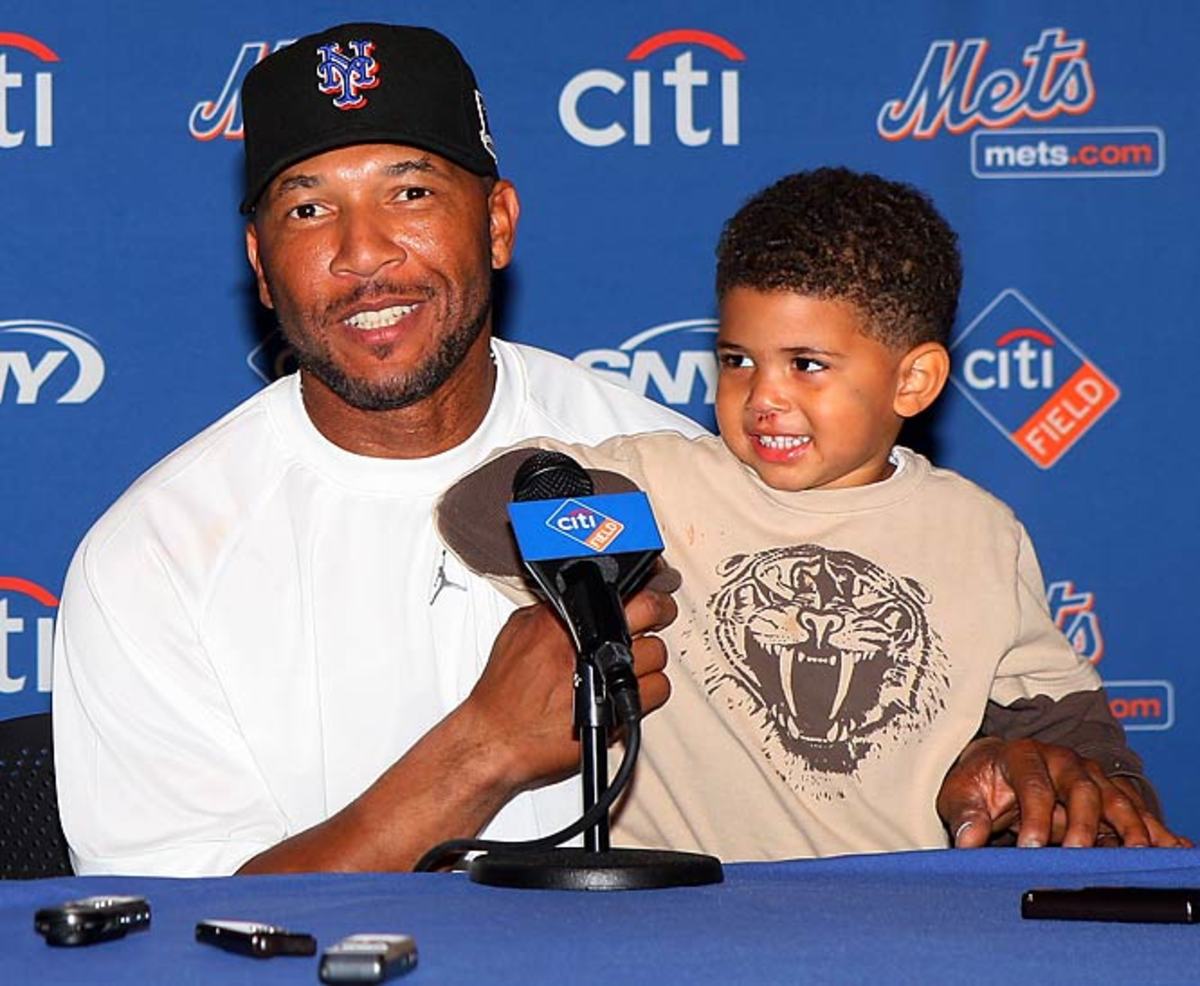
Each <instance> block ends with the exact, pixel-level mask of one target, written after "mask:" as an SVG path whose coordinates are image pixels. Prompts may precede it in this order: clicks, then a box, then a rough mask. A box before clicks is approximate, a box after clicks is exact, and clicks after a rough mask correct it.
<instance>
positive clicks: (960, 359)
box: [950, 288, 1121, 469]
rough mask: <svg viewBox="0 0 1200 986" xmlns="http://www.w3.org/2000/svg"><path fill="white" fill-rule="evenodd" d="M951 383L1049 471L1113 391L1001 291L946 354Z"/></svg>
mask: <svg viewBox="0 0 1200 986" xmlns="http://www.w3.org/2000/svg"><path fill="white" fill-rule="evenodd" d="M950 348H951V352H953V353H955V357H956V358H955V369H954V373H953V376H952V377H951V379H952V380H953V382H954V384H955V386H957V387H958V389H959V390H960V391H962V393H963V394H964V396H965V397H966V398H967V400H969V401H970V402H971V403H972V404H974V405H975V407H976V409H977V410H978V411H979V412H980V413H981V414H982V415H983V416H984V417H985V418H987V419H988V421H990V422H991V423H992V424H993V425H995V427H996V428H998V429H999V430H1000V431H1001V432H1003V433H1004V435H1005V436H1006V437H1007V438H1008V439H1009V440H1010V441H1012V443H1013V444H1014V445H1016V446H1017V448H1019V449H1020V450H1021V451H1022V452H1024V453H1025V454H1026V455H1027V456H1029V458H1030V459H1032V460H1033V461H1034V462H1035V463H1036V464H1037V465H1038V466H1040V467H1041V468H1042V469H1049V468H1050V467H1051V466H1052V465H1054V464H1055V463H1056V462H1057V461H1058V460H1059V459H1060V458H1062V456H1063V455H1065V454H1066V452H1067V450H1068V449H1070V448H1071V446H1073V445H1074V444H1075V443H1076V442H1078V441H1079V440H1080V439H1081V438H1082V437H1083V435H1084V433H1085V432H1087V430H1088V429H1089V428H1091V427H1092V425H1094V424H1095V423H1096V422H1097V421H1099V420H1100V418H1101V417H1102V416H1103V415H1104V414H1105V412H1107V411H1108V409H1109V408H1110V407H1112V406H1113V404H1114V403H1116V400H1117V398H1118V397H1119V396H1120V394H1121V392H1120V391H1119V390H1118V389H1117V387H1116V385H1115V384H1114V383H1113V382H1112V381H1111V380H1109V379H1108V377H1107V376H1105V375H1104V374H1103V373H1102V372H1101V371H1100V368H1099V367H1097V366H1096V364H1095V363H1093V362H1092V361H1091V360H1089V359H1088V358H1087V356H1086V355H1085V354H1084V353H1083V352H1082V350H1080V349H1079V347H1078V346H1076V345H1075V344H1074V343H1073V342H1071V340H1070V339H1068V338H1067V337H1066V336H1065V335H1064V334H1063V333H1062V332H1061V331H1060V330H1059V329H1058V328H1057V326H1055V325H1054V324H1053V323H1052V322H1051V321H1050V320H1049V319H1048V318H1046V316H1045V315H1043V314H1042V313H1041V312H1039V311H1038V310H1037V309H1036V308H1034V307H1033V305H1032V304H1031V303H1030V302H1029V300H1028V299H1027V298H1025V297H1024V296H1023V295H1022V294H1021V293H1020V292H1019V291H1017V290H1016V289H1015V288H1008V289H1006V290H1004V291H1001V292H1000V294H999V295H998V296H997V297H996V299H995V300H994V301H993V302H992V303H991V304H990V305H988V306H987V307H986V308H985V309H984V310H983V311H982V312H980V314H979V315H978V316H976V318H975V320H974V321H973V322H971V324H970V325H968V326H967V327H966V328H965V329H964V330H963V332H962V334H961V335H960V336H959V337H958V338H957V339H956V340H955V341H954V345H953V346H951V347H950Z"/></svg>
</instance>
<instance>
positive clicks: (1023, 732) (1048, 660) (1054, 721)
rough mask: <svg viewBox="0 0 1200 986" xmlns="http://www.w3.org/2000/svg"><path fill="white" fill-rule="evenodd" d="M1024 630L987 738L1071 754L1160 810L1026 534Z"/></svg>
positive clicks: (1009, 656)
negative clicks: (1057, 618) (1129, 784)
mask: <svg viewBox="0 0 1200 986" xmlns="http://www.w3.org/2000/svg"><path fill="white" fill-rule="evenodd" d="M1015 591H1016V594H1017V599H1016V602H1017V614H1018V616H1017V626H1016V632H1015V634H1014V638H1013V643H1012V646H1011V647H1010V649H1009V650H1008V652H1007V653H1006V654H1005V655H1004V657H1003V658H1002V659H1001V661H1000V664H999V666H998V667H997V669H996V675H995V679H994V681H993V684H992V689H991V694H990V696H989V701H988V703H987V708H986V711H985V713H984V718H983V725H982V728H981V735H984V736H994V737H998V738H1000V739H1006V740H1011V739H1025V738H1029V739H1036V740H1040V741H1041V742H1043V743H1053V744H1056V745H1059V746H1066V747H1070V748H1071V749H1073V750H1075V752H1076V753H1078V754H1079V755H1080V756H1084V757H1088V758H1090V759H1092V760H1095V761H1097V762H1098V763H1099V764H1100V766H1101V767H1102V768H1103V770H1104V772H1105V773H1106V774H1108V775H1109V776H1124V777H1130V778H1132V779H1134V780H1135V781H1136V782H1137V783H1138V786H1139V787H1140V788H1141V790H1142V791H1143V792H1145V794H1146V797H1147V801H1148V803H1149V805H1150V807H1151V809H1152V810H1154V811H1155V813H1156V814H1159V815H1160V816H1161V812H1160V811H1159V807H1158V798H1157V796H1156V794H1155V792H1154V789H1153V788H1152V787H1151V785H1150V783H1149V782H1148V781H1147V780H1146V778H1145V777H1144V775H1143V767H1142V761H1141V759H1140V758H1139V757H1138V756H1137V754H1136V753H1134V752H1133V750H1131V749H1130V748H1129V744H1128V743H1127V742H1126V738H1125V730H1124V729H1123V728H1122V727H1121V724H1120V723H1119V722H1117V720H1116V719H1115V718H1114V717H1113V715H1112V713H1111V711H1110V710H1109V707H1108V696H1107V695H1106V694H1105V691H1104V688H1103V685H1102V683H1101V681H1100V676H1099V675H1098V674H1097V673H1096V670H1095V668H1094V667H1092V665H1091V664H1090V663H1089V662H1087V661H1086V660H1084V659H1083V658H1082V657H1080V656H1079V655H1078V654H1076V653H1075V650H1074V649H1073V648H1072V647H1071V645H1070V643H1069V642H1068V641H1067V639H1066V637H1064V636H1063V634H1062V632H1061V631H1060V630H1059V628H1058V627H1057V626H1056V625H1055V624H1054V621H1053V619H1052V618H1051V616H1050V612H1049V607H1048V606H1047V605H1046V592H1045V586H1044V583H1043V581H1042V573H1041V568H1040V567H1039V565H1038V561H1037V556H1036V554H1035V552H1034V549H1033V544H1032V543H1031V541H1030V539H1029V535H1028V534H1027V533H1026V531H1025V529H1024V528H1021V532H1020V545H1019V549H1018V558H1017V579H1016V586H1015Z"/></svg>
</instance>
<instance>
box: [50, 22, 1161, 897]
mask: <svg viewBox="0 0 1200 986" xmlns="http://www.w3.org/2000/svg"><path fill="white" fill-rule="evenodd" d="M243 112H244V119H245V135H246V181H247V186H246V197H245V200H244V201H243V204H242V208H243V211H244V212H246V213H248V214H249V215H250V217H251V218H250V223H249V225H248V227H247V233H246V244H247V251H248V255H249V259H250V263H251V266H252V267H253V269H254V273H255V277H256V279H257V283H258V289H259V295H260V298H261V300H262V302H263V303H264V304H265V305H267V306H268V307H270V308H273V309H274V310H275V311H276V313H277V315H278V318H279V322H280V324H281V326H282V327H283V329H284V332H285V333H286V335H287V337H288V340H289V341H290V342H291V344H292V345H293V347H294V348H295V350H296V352H297V354H298V356H299V360H300V365H301V370H300V372H299V374H298V375H295V376H292V377H289V378H285V379H283V380H281V381H279V382H277V383H276V384H274V385H272V386H271V387H268V388H266V389H265V390H264V391H262V392H261V393H259V394H257V395H255V396H254V397H253V398H251V399H250V400H248V401H246V402H245V403H244V404H242V405H241V406H240V407H238V408H236V409H234V410H233V411H232V412H230V413H229V414H228V415H227V416H226V417H225V418H223V419H222V420H221V421H219V422H217V423H216V424H214V425H213V426H211V427H210V428H208V429H206V430H205V431H204V432H202V433H201V434H200V435H198V436H197V437H196V438H194V439H192V440H191V441H189V442H188V443H186V444H185V445H184V446H183V447H181V448H180V449H179V450H177V451H176V452H175V453H173V454H172V455H170V456H168V457H167V458H166V459H165V460H164V461H163V462H161V463H159V464H158V465H157V466H155V467H154V468H153V469H151V470H150V471H149V472H148V473H147V474H146V475H145V476H143V477H142V478H141V479H139V480H138V481H137V482H136V483H135V484H134V485H133V487H131V489H130V490H129V491H127V492H126V494H125V495H124V496H122V497H121V499H120V500H118V502H117V503H116V504H115V505H114V506H113V507H112V508H111V509H110V510H109V511H108V512H107V513H106V514H105V516H104V517H103V518H101V520H100V521H99V522H98V523H97V525H96V526H95V527H94V528H93V530H92V531H91V532H90V533H89V534H88V536H87V537H86V538H85V540H84V542H83V544H82V545H81V546H80V549H79V551H78V552H77V554H76V557H75V559H74V561H73V563H72V566H71V570H70V572H69V573H68V577H67V582H66V586H65V588H64V593H63V602H62V607H61V612H60V619H59V627H58V637H57V641H56V647H55V689H54V697H53V702H54V716H55V733H56V735H55V744H56V751H57V769H58V779H59V800H60V806H61V810H62V816H63V825H64V830H65V832H66V835H67V838H68V841H69V842H70V844H71V847H72V853H73V859H74V862H75V865H76V867H77V869H78V871H79V872H81V873H103V872H124V873H147V874H164V875H167V874H169V875H199V874H213V873H229V872H233V871H235V870H237V871H241V872H270V871H287V870H322V869H325V870H359V869H373V870H379V869H403V868H406V867H409V866H411V865H412V863H413V862H414V861H415V859H416V858H417V857H419V856H420V855H421V853H422V852H423V851H424V850H425V849H427V848H428V847H429V846H431V845H432V844H434V843H436V842H439V841H441V840H442V839H445V838H449V837H454V836H464V835H469V834H473V833H475V832H477V831H479V830H480V829H483V828H484V827H485V826H486V828H487V832H486V834H487V835H488V836H489V837H493V838H511V837H517V836H521V837H525V836H533V835H542V834H546V833H548V832H551V831H553V830H555V829H557V828H559V827H560V826H562V825H563V824H565V823H566V822H568V821H569V820H570V819H571V818H572V817H573V816H574V815H575V813H576V811H577V807H578V805H577V802H578V787H577V784H576V783H575V782H574V781H572V780H567V781H566V782H561V781H560V779H561V778H563V777H565V776H567V775H569V774H570V773H571V772H572V770H573V768H574V766H575V765H576V763H577V756H578V753H577V747H576V744H575V743H574V742H573V740H572V737H571V734H570V721H571V716H570V706H571V695H570V692H571V669H572V665H573V656H572V654H571V651H570V648H569V644H568V641H567V638H566V635H565V633H564V632H563V631H562V629H561V628H560V627H559V626H558V624H557V623H556V621H555V620H554V618H553V617H552V616H551V615H550V614H549V612H548V611H547V610H545V609H544V608H539V607H535V608H531V609H527V610H521V611H518V612H517V613H515V614H513V615H512V617H511V618H510V619H508V621H507V623H506V622H505V617H507V616H508V615H509V610H508V608H507V606H506V604H505V603H503V602H502V600H501V599H500V598H499V596H497V595H496V594H494V593H493V592H492V590H491V589H490V588H489V587H488V586H487V585H486V584H485V583H483V582H482V581H480V580H477V579H476V578H474V577H472V576H471V575H469V574H468V573H467V572H466V571H464V570H463V569H461V568H460V567H458V566H457V565H456V564H455V563H454V561H453V559H452V558H449V557H447V555H446V553H445V552H444V551H443V550H442V548H441V547H440V545H439V544H438V542H437V540H436V537H435V535H434V532H433V527H432V523H431V514H430V511H431V507H432V505H433V502H434V500H435V498H436V496H437V494H438V493H439V492H440V491H441V490H442V489H444V488H445V487H446V486H448V485H449V484H450V482H451V481H452V480H454V479H455V478H457V477H458V476H459V475H461V474H462V473H464V472H465V471H466V470H467V469H469V468H471V467H472V466H474V465H476V464H478V463H479V462H480V461H481V460H482V459H483V457H484V456H486V454H487V453H488V452H489V451H491V450H492V449H494V448H497V447H500V446H504V445H510V444H513V443H515V442H516V441H519V440H521V439H523V438H528V437H531V436H535V435H539V434H548V435H552V436H555V437H558V438H562V439H564V440H567V441H578V442H595V441H598V440H601V439H603V438H604V437H607V436H609V435H612V434H615V433H618V432H624V431H641V430H648V429H655V428H674V429H677V430H682V431H695V430H696V429H695V426H694V425H692V424H691V423H690V422H687V421H686V420H684V419H681V418H679V417H678V416H677V415H674V414H673V413H671V412H669V411H667V410H665V409H663V408H659V407H656V406H654V405H652V404H650V403H649V402H646V401H644V400H643V399H641V398H639V397H636V396H634V395H632V394H630V393H628V392H626V391H623V390H621V389H620V388H617V387H614V386H611V385H609V384H608V383H606V382H605V381H603V380H600V379H599V378H597V377H595V376H593V375H591V374H589V373H587V372H586V371H583V370H581V369H579V368H577V367H575V366H574V365H572V364H571V363H569V362H568V361H566V360H563V359H561V358H559V357H555V356H552V355H550V354H548V353H544V352H541V351H538V350H535V349H531V348H528V347H522V346H516V345H511V344H507V343H504V342H501V341H499V340H495V339H493V338H492V333H491V329H492V326H491V295H490V283H491V271H492V270H496V269H500V268H503V267H505V266H506V265H507V264H508V262H509V259H510V257H511V254H512V248H513V242H514V237H515V231H516V224H517V218H518V212H519V205H518V200H517V195H516V191H515V189H514V188H513V186H512V185H511V184H510V183H509V182H507V181H505V180H503V179H501V178H500V177H499V172H498V169H497V165H496V158H495V153H494V148H493V146H492V138H491V136H490V134H489V132H488V127H487V118H486V114H485V112H484V106H483V100H482V97H481V95H480V94H479V91H478V89H477V87H476V84H475V79H474V76H473V74H472V72H471V70H470V68H469V67H468V66H467V65H466V63H465V62H464V61H463V60H462V57H461V55H460V54H459V53H458V51H457V49H455V48H454V46H453V45H452V44H450V42H449V41H447V40H446V39H445V38H443V37H442V36H441V35H438V34H436V33H435V32H432V31H428V30H424V29H418V28H397V27H390V26H385V25H378V24H354V25H346V26H343V27H340V28H334V29H331V30H329V31H325V32H322V33H320V34H317V35H313V36H310V37H306V38H302V39H300V40H299V41H297V42H296V43H295V44H293V45H292V46H290V47H288V48H286V49H284V50H282V51H280V52H277V53H275V54H274V55H272V56H270V57H269V58H268V59H266V60H264V62H262V63H261V64H260V65H259V66H258V67H256V68H255V69H254V71H253V72H251V73H250V75H249V76H248V77H247V80H246V83H245V87H244V93H243ZM673 615H674V608H673V603H672V602H671V600H670V598H669V597H667V596H664V595H662V594H659V593H654V592H650V591H645V592H643V593H641V594H640V595H639V596H638V597H636V598H635V599H634V600H632V601H631V602H630V603H629V606H628V616H629V620H630V625H631V630H632V631H633V632H634V634H635V635H637V636H638V639H637V640H636V642H635V646H634V654H635V660H636V666H637V667H636V670H637V672H638V675H639V679H640V683H641V689H642V697H643V704H644V705H645V706H646V707H647V708H649V709H653V708H655V707H656V706H658V705H660V704H661V703H662V702H663V701H665V700H666V697H667V693H668V690H669V685H668V683H667V679H666V677H665V675H664V674H663V668H664V666H665V662H666V655H665V653H664V650H663V647H662V644H661V643H660V642H659V641H658V640H656V639H655V638H654V637H653V636H646V635H645V632H646V631H650V630H653V629H654V628H656V627H661V626H663V625H665V624H666V623H667V622H669V621H670V620H671V619H672V618H673ZM489 652H490V656H485V655H489ZM989 742H990V741H989ZM1015 749H1026V750H1027V749H1028V748H1027V747H1021V748H1017V747H1011V746H1005V745H1004V744H1002V743H1000V744H997V743H994V742H993V747H992V748H984V753H983V754H979V753H978V752H977V751H973V754H974V756H975V760H973V761H972V762H971V764H968V765H967V766H966V767H964V768H963V769H962V770H960V771H959V772H958V774H957V775H954V774H952V778H957V779H954V780H952V781H951V782H948V784H947V786H946V787H945V788H944V789H943V797H944V798H947V797H948V798H950V799H951V802H950V803H949V807H948V808H947V809H946V810H945V812H944V816H945V817H946V818H947V819H948V821H949V823H950V824H951V825H954V826H955V827H960V826H962V825H964V824H967V823H968V822H970V823H972V824H973V827H969V828H967V829H963V833H964V834H965V836H966V838H967V839H968V840H969V839H970V838H974V837H975V834H976V833H977V834H978V835H980V836H982V837H983V838H984V839H986V835H987V833H986V832H984V831H983V830H984V829H985V828H988V827H990V826H991V824H992V823H993V822H996V823H997V824H1001V823H1002V824H1008V822H1009V821H1011V816H1012V814H1013V811H1012V807H1013V805H1015V804H1016V803H1017V799H1016V797H1015V794H1014V792H1016V791H1021V792H1024V791H1025V790H1026V788H1028V789H1029V790H1030V791H1031V792H1032V795H1031V796H1030V797H1032V800H1030V797H1025V796H1024V795H1023V797H1022V804H1023V806H1024V813H1025V814H1024V822H1025V824H1026V829H1025V836H1026V838H1027V839H1034V840H1035V841H1036V840H1037V839H1041V840H1042V841H1045V839H1048V838H1050V831H1049V830H1050V822H1051V813H1052V811H1053V809H1054V805H1055V797H1054V795H1053V793H1052V792H1053V790H1054V785H1053V780H1056V779H1057V778H1058V777H1059V776H1060V775H1061V776H1068V775H1070V776H1071V777H1073V778H1075V780H1076V781H1078V775H1079V774H1080V772H1081V771H1085V770H1086V769H1087V766H1086V765H1087V762H1085V761H1080V760H1079V758H1078V757H1076V756H1074V755H1073V754H1071V753H1070V752H1069V751H1065V750H1059V749H1057V748H1052V749H1051V751H1050V755H1049V756H1048V757H1047V756H1043V755H1042V754H1041V753H1040V752H1035V755H1027V756H1026V757H1025V759H1024V760H1022V761H1021V769H1020V771H1018V772H1017V773H1015V774H1011V775H1010V774H1005V773H1004V763H1005V758H1006V757H1011V755H1012V751H1013V750H1015ZM1055 757H1057V758H1059V761H1061V763H1063V764H1066V765H1068V766H1067V767H1061V768H1059V767H1056V763H1058V762H1059V761H1056V760H1055V759H1054V758H1055ZM972 764H973V765H972ZM1047 764H1049V767H1050V769H1049V771H1048V768H1047ZM1081 765H1083V766H1081ZM1070 771H1075V774H1073V775H1071V774H1070ZM1052 775H1053V777H1052ZM1030 778H1032V779H1033V780H1034V781H1036V782H1037V783H1032V784H1031V783H1030V781H1029V779H1030ZM1048 778H1049V779H1050V781H1049V782H1048V783H1042V782H1043V781H1046V779H1048ZM1085 780H1086V778H1085ZM554 781H560V782H559V783H552V782H554ZM1087 783H1088V784H1089V785H1091V788H1092V789H1094V791H1093V793H1096V791H1098V792H1099V793H1097V794H1096V797H1095V798H1094V799H1093V802H1090V803H1089V804H1090V806H1091V807H1090V813H1088V812H1085V815H1086V818H1085V821H1084V823H1083V831H1084V834H1085V836H1086V834H1087V833H1088V832H1090V833H1091V838H1094V837H1095V831H1096V821H1097V819H1098V818H1099V816H1100V814H1101V813H1102V809H1104V810H1105V811H1107V808H1108V807H1109V803H1110V802H1111V801H1112V800H1113V796H1111V795H1110V794H1109V793H1108V792H1107V791H1105V790H1103V788H1097V787H1096V785H1095V784H1094V783H1092V782H1091V781H1087ZM1039 785H1040V786H1039ZM1039 792H1041V794H1040V796H1039ZM1046 792H1051V793H1049V794H1047V793H1046ZM1101 802H1103V804H1101ZM1117 807H1118V808H1123V809H1126V810H1125V811H1124V813H1123V814H1122V813H1121V812H1118V813H1117V814H1118V818H1117V820H1116V822H1115V824H1117V826H1118V828H1119V830H1120V831H1122V832H1123V833H1128V832H1132V833H1133V835H1132V838H1131V837H1130V836H1129V835H1126V839H1127V841H1137V840H1138V838H1139V837H1141V838H1144V829H1143V830H1142V835H1141V836H1139V835H1138V834H1137V833H1136V832H1134V831H1133V830H1134V827H1135V824H1136V811H1135V810H1133V809H1132V808H1128V806H1122V805H1118V806H1117ZM1131 812H1132V817H1130V813H1131ZM1107 813H1108V814H1109V815H1110V816H1111V815H1112V812H1107ZM1073 820H1074V813H1073ZM1043 821H1044V823H1045V824H1044V828H1045V835H1044V836H1042V835H1041V832H1042V828H1041V827H1039V826H1042V823H1043ZM1030 825H1032V826H1033V828H1029V826H1030ZM1122 825H1123V826H1125V827H1124V828H1121V826H1122ZM1060 828H1061V827H1060ZM1030 832H1032V833H1033V835H1032V836H1031V835H1029V833H1030ZM1060 835H1061V831H1060Z"/></svg>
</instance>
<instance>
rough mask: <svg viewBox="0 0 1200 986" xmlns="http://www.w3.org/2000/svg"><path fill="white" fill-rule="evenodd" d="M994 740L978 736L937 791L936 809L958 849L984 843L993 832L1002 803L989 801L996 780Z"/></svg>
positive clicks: (997, 746)
mask: <svg viewBox="0 0 1200 986" xmlns="http://www.w3.org/2000/svg"><path fill="white" fill-rule="evenodd" d="M999 748H1000V743H999V741H997V740H994V739H978V740H975V741H974V742H972V743H971V744H970V745H968V747H967V748H966V749H965V750H964V751H963V752H962V755H961V756H960V757H959V758H958V762H957V763H955V765H954V766H953V767H951V768H950V771H949V773H947V774H946V777H945V779H944V780H943V781H942V787H941V790H940V791H939V792H938V798H937V812H938V815H939V816H940V817H941V819H942V821H943V822H944V823H945V825H946V829H947V831H948V832H949V833H950V841H951V843H952V844H953V845H954V846H955V848H958V849H974V848H977V847H979V846H985V845H987V843H988V840H989V839H990V838H991V836H992V833H993V832H994V831H996V826H997V824H998V819H997V817H996V816H997V815H999V814H1003V813H1004V810H1005V809H1004V806H1002V805H1000V804H993V801H994V797H993V795H994V789H995V779H996V770H995V763H996V756H995V754H996V750H998V749H999Z"/></svg>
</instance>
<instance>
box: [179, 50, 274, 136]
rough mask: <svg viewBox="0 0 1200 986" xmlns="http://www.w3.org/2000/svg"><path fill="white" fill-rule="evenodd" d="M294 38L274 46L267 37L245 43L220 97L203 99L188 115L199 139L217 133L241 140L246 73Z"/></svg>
mask: <svg viewBox="0 0 1200 986" xmlns="http://www.w3.org/2000/svg"><path fill="white" fill-rule="evenodd" d="M294 40H295V39H294V38H287V39H285V40H283V41H276V42H275V44H274V45H273V46H272V45H271V44H269V43H268V42H266V41H248V42H246V43H245V44H244V45H242V47H241V50H240V51H239V52H238V54H237V57H236V58H235V59H234V60H233V67H232V68H231V69H230V70H229V74H228V75H227V76H225V82H224V84H223V85H222V86H221V91H220V93H219V94H218V95H217V97H216V99H210V100H202V101H201V102H199V103H197V104H196V105H195V106H193V107H192V112H191V115H190V116H189V117H188V130H189V132H190V133H191V135H192V136H193V137H195V138H196V139H197V140H212V139H213V138H214V137H224V138H226V139H227V140H241V139H242V98H241V93H242V82H243V80H244V79H245V78H246V73H247V72H249V71H250V70H251V69H252V68H254V66H255V65H257V64H258V63H259V62H261V61H262V60H263V59H264V58H266V57H267V55H269V54H271V53H272V52H273V51H278V50H279V49H280V48H286V47H287V46H288V45H290V44H291V43H292V42H293V41H294Z"/></svg>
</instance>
